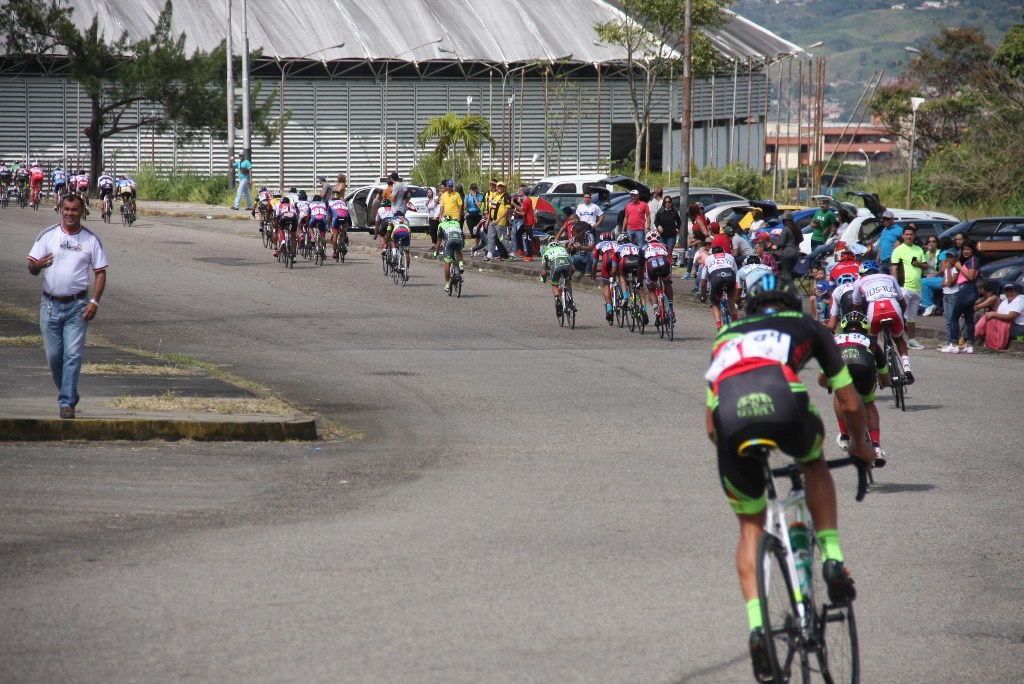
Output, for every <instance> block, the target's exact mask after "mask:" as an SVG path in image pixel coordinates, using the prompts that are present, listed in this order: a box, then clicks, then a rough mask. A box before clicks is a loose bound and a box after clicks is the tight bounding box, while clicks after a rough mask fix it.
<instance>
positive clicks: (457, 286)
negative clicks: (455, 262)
mask: <svg viewBox="0 0 1024 684" xmlns="http://www.w3.org/2000/svg"><path fill="white" fill-rule="evenodd" d="M452 289H453V290H455V298H456V299H458V298H460V297H462V274H461V273H460V274H459V275H457V276H455V282H454V283H452Z"/></svg>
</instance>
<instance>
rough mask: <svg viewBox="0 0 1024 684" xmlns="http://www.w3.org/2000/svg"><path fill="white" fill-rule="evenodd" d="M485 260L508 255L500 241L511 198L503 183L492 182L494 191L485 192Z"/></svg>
mask: <svg viewBox="0 0 1024 684" xmlns="http://www.w3.org/2000/svg"><path fill="white" fill-rule="evenodd" d="M486 199H487V260H488V261H490V260H491V259H497V258H499V257H500V258H502V259H507V258H508V257H509V256H510V255H509V252H508V249H507V248H506V247H505V245H504V243H503V242H502V233H503V232H505V230H506V228H507V227H508V221H509V209H510V207H511V206H512V198H511V197H509V195H508V192H506V191H505V183H504V182H501V181H498V182H494V191H493V192H489V193H487V198H486Z"/></svg>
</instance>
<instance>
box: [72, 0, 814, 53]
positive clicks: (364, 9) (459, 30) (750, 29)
mask: <svg viewBox="0 0 1024 684" xmlns="http://www.w3.org/2000/svg"><path fill="white" fill-rule="evenodd" d="M65 4H67V5H68V6H71V7H73V8H75V16H76V17H77V18H78V20H79V21H80V22H81V23H83V24H84V23H87V22H89V21H91V20H92V18H93V17H94V16H98V17H99V23H100V28H101V30H102V31H103V32H104V34H105V35H106V36H108V37H109V38H111V39H113V38H116V37H117V36H119V35H120V34H121V33H122V32H123V31H127V32H128V34H129V36H130V37H132V38H136V39H138V38H142V37H144V36H146V35H149V33H151V31H152V28H153V25H154V24H155V22H156V19H157V17H158V16H159V14H160V11H161V9H162V8H163V6H164V0H131V1H128V0H67V1H66V3H65ZM232 6H233V10H232V12H233V16H232V31H233V34H232V35H233V36H234V38H233V40H234V42H235V51H236V52H238V50H239V47H240V45H241V36H242V2H241V1H240V0H233V4H232ZM248 8H249V21H248V33H249V45H250V48H251V49H252V50H258V49H262V51H263V54H264V56H266V57H271V58H273V57H275V56H278V57H280V58H282V59H297V58H306V59H310V60H315V61H321V60H324V61H328V62H334V61H366V60H396V61H403V62H428V61H442V62H452V61H464V62H485V63H493V64H512V63H523V62H530V61H535V60H538V59H547V60H553V59H555V58H557V57H561V56H564V55H569V54H571V55H572V58H571V60H570V61H572V62H575V63H581V64H594V63H599V64H607V63H615V62H622V61H624V60H625V59H626V52H625V50H623V49H622V48H619V47H616V46H606V45H600V44H595V42H596V41H597V40H598V36H597V33H596V32H595V31H594V28H593V27H594V25H595V24H598V23H600V22H603V21H608V20H610V19H613V18H615V17H616V16H619V15H618V10H617V9H616V8H615V7H614V6H613V5H612V4H610V3H609V2H605V1H604V0H519V1H514V2H509V1H507V0H361V1H360V0H290V1H289V2H287V3H282V2H280V0H248ZM727 15H729V16H730V17H731V18H732V20H731V21H730V22H729V23H728V24H726V25H725V26H723V27H721V28H719V29H718V30H716V31H711V32H708V35H709V37H710V38H711V40H712V43H713V44H714V45H715V47H716V49H718V50H719V51H720V52H721V53H722V54H723V56H725V57H726V58H727V59H729V60H738V61H744V62H745V61H747V60H748V59H751V60H755V61H761V62H763V61H771V60H773V59H775V58H777V57H779V56H780V55H784V54H789V53H793V52H799V51H800V48H799V47H798V46H796V45H794V44H793V43H790V42H789V41H786V40H783V39H782V38H780V37H779V36H777V35H775V34H773V33H772V32H770V31H768V30H767V29H765V28H763V27H761V26H758V25H757V24H754V23H753V22H750V21H748V20H746V19H744V18H743V17H740V16H737V15H735V14H733V13H732V12H727ZM226 26H227V8H226V3H225V2H224V0H175V2H174V21H173V29H174V32H175V33H182V32H184V33H185V35H186V45H187V49H188V50H190V51H191V50H194V49H197V48H199V49H203V50H211V49H213V48H214V47H216V46H217V44H218V43H220V41H221V40H223V39H224V37H225V35H226ZM342 43H344V45H343V46H342V47H337V46H338V45H340V44H342ZM330 46H335V47H330Z"/></svg>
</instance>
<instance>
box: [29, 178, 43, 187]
mask: <svg viewBox="0 0 1024 684" xmlns="http://www.w3.org/2000/svg"><path fill="white" fill-rule="evenodd" d="M31 182H32V187H33V188H41V187H43V179H42V178H33V179H32V181H31Z"/></svg>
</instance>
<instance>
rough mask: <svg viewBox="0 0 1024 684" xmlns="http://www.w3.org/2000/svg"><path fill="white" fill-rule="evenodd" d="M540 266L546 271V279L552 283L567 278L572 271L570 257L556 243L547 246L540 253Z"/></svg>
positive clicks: (566, 251) (563, 248) (565, 250)
mask: <svg viewBox="0 0 1024 684" xmlns="http://www.w3.org/2000/svg"><path fill="white" fill-rule="evenodd" d="M540 258H541V266H542V267H543V268H545V269H547V270H548V278H550V279H551V282H552V283H555V282H557V281H558V279H559V278H563V277H564V278H568V277H569V273H570V272H571V271H572V257H571V256H570V255H569V251H568V250H567V249H566V248H565V247H563V246H562V245H560V244H558V243H557V242H556V243H554V244H551V245H549V246H548V247H547V248H546V249H545V250H544V251H543V252H542V253H541V256H540Z"/></svg>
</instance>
